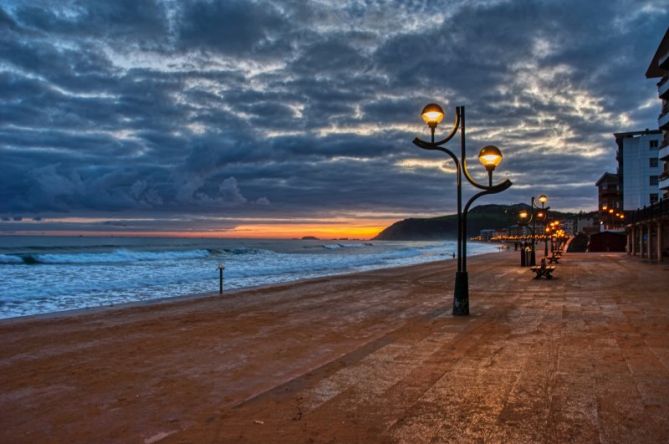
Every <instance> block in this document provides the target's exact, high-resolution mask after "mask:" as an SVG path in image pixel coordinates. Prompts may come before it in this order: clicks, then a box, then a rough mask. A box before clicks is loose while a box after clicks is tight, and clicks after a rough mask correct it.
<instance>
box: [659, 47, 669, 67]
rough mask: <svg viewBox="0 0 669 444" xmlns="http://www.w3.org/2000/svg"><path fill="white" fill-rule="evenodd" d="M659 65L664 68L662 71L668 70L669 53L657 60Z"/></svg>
mask: <svg viewBox="0 0 669 444" xmlns="http://www.w3.org/2000/svg"><path fill="white" fill-rule="evenodd" d="M657 65H658V66H659V67H660V68H662V69H667V68H669V51H667V52H666V53H664V54H662V55H661V56H660V57H659V58H658V59H657Z"/></svg>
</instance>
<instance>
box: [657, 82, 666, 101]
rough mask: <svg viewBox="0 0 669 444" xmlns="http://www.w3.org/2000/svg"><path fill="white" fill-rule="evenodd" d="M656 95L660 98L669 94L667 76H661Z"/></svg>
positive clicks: (664, 97)
mask: <svg viewBox="0 0 669 444" xmlns="http://www.w3.org/2000/svg"><path fill="white" fill-rule="evenodd" d="M657 95H658V96H660V98H661V99H666V98H667V96H669V77H663V78H662V80H660V82H659V83H658V84H657Z"/></svg>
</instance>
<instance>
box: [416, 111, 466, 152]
mask: <svg viewBox="0 0 669 444" xmlns="http://www.w3.org/2000/svg"><path fill="white" fill-rule="evenodd" d="M460 122H461V119H460V107H459V106H456V107H455V119H454V120H453V129H452V130H451V132H450V133H448V135H447V136H446V137H444V138H443V139H441V140H438V141H436V142H426V141H424V140H421V139H419V138H418V137H416V138H415V139H414V140H413V143H414V145H418V146H419V147H421V148H424V146H421V145H419V143H420V144H425V145H432V146H438V145H443V144H445V143H446V142H448V141H449V140H451V139H452V138H453V137H454V136H455V135H456V134H457V133H458V130H459V129H460ZM425 149H430V148H425Z"/></svg>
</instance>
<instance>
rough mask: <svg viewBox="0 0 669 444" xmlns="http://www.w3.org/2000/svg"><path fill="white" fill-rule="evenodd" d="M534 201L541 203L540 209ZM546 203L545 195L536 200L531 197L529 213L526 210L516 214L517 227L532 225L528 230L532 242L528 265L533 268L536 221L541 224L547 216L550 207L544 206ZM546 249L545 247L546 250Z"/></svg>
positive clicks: (535, 257)
mask: <svg viewBox="0 0 669 444" xmlns="http://www.w3.org/2000/svg"><path fill="white" fill-rule="evenodd" d="M536 201H539V203H541V209H539V207H538V206H537V205H536V203H535V202H536ZM547 202H548V196H546V195H545V194H541V195H539V197H538V198H535V197H534V196H532V199H531V201H530V211H529V212H528V211H526V210H521V211H520V212H519V213H518V223H519V225H522V224H524V226H529V224H530V223H532V226H531V228H530V231H531V235H532V242H531V244H530V245H531V248H532V250H531V254H530V265H531V266H534V265H536V264H537V254H536V250H535V246H534V244H535V242H536V239H537V220H538V221H540V222H543V221H544V220H545V219H546V218H547V216H548V210H549V209H550V207H547V206H546V203H547ZM547 248H548V247H546V249H547ZM545 255H546V256H548V253H547V252H546V254H545Z"/></svg>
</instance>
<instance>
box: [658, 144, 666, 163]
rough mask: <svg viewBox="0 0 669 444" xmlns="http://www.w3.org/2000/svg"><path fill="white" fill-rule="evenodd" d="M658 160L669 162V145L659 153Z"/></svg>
mask: <svg viewBox="0 0 669 444" xmlns="http://www.w3.org/2000/svg"><path fill="white" fill-rule="evenodd" d="M657 158H658V159H660V160H664V161H667V160H669V145H665V146H663V147H662V148H660V151H658V152H657Z"/></svg>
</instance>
